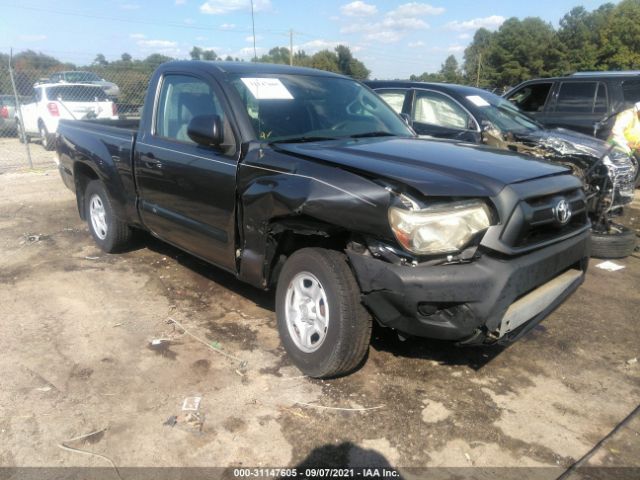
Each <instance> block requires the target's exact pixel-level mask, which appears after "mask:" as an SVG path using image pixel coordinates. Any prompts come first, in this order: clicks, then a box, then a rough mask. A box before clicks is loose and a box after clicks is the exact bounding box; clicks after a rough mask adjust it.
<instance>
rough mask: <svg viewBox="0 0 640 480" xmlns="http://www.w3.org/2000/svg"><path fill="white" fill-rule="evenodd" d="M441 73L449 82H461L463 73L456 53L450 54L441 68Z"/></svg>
mask: <svg viewBox="0 0 640 480" xmlns="http://www.w3.org/2000/svg"><path fill="white" fill-rule="evenodd" d="M439 73H440V75H441V76H442V78H443V80H444V81H445V82H447V83H460V82H461V81H462V74H461V72H460V67H459V66H458V60H456V57H455V56H454V55H449V56H448V57H447V59H446V60H445V61H444V63H443V64H442V67H441V68H440V72H439Z"/></svg>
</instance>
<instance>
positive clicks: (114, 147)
mask: <svg viewBox="0 0 640 480" xmlns="http://www.w3.org/2000/svg"><path fill="white" fill-rule="evenodd" d="M139 123H140V122H139V120H111V119H94V120H61V121H60V124H59V126H58V132H57V135H58V140H57V145H58V153H59V159H60V163H59V165H58V169H59V170H60V174H61V176H62V179H63V181H64V183H65V185H66V186H67V187H69V188H70V189H71V190H73V191H75V189H76V184H75V180H74V177H75V171H74V168H75V169H77V168H82V167H83V166H84V167H86V168H91V166H93V165H95V164H98V165H101V166H102V169H101V170H98V171H99V176H100V179H101V180H103V181H104V182H105V185H107V186H108V189H109V193H110V194H111V196H112V198H113V201H114V203H115V204H116V205H114V207H115V208H116V210H117V212H118V214H119V215H120V216H122V218H125V219H127V221H129V222H131V224H136V223H137V219H138V215H137V212H136V200H137V197H136V189H135V180H134V172H133V152H134V146H135V142H136V136H137V133H138V124H139ZM71 159H74V161H75V166H74V161H71ZM103 176H108V178H109V181H107V180H106V178H102V177H103Z"/></svg>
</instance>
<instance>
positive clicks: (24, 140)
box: [16, 120, 31, 143]
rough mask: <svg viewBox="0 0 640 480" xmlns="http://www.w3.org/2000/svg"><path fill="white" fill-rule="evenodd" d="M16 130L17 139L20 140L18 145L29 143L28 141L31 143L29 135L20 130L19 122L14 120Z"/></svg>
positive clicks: (22, 129)
mask: <svg viewBox="0 0 640 480" xmlns="http://www.w3.org/2000/svg"><path fill="white" fill-rule="evenodd" d="M16 130H17V131H18V139H19V140H20V143H29V141H31V138H29V135H27V134H26V133H25V131H24V128H22V123H21V122H20V120H16Z"/></svg>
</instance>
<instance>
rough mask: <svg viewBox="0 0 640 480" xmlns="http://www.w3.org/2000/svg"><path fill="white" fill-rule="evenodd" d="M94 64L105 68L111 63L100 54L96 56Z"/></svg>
mask: <svg viewBox="0 0 640 480" xmlns="http://www.w3.org/2000/svg"><path fill="white" fill-rule="evenodd" d="M93 64H94V65H101V66H105V65H109V62H107V59H106V58H105V56H104V55H103V54H101V53H99V54H98V55H96V58H95V59H94V60H93Z"/></svg>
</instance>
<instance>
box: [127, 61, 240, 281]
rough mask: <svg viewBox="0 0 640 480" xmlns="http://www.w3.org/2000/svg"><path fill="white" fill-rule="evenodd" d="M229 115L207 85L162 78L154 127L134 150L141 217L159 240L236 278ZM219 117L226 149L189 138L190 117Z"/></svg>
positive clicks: (216, 92) (201, 80) (232, 140)
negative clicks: (219, 267) (224, 270)
mask: <svg viewBox="0 0 640 480" xmlns="http://www.w3.org/2000/svg"><path fill="white" fill-rule="evenodd" d="M227 112H228V108H227V106H226V104H225V103H224V101H223V97H222V95H221V94H220V92H219V90H218V88H217V86H216V85H214V84H213V83H212V81H209V80H208V79H204V78H199V77H195V76H192V75H186V74H181V73H176V74H166V75H165V76H164V77H163V78H162V80H161V86H160V92H159V94H158V96H157V100H156V104H155V106H154V115H153V118H154V124H153V125H152V126H151V132H149V131H146V132H145V133H144V134H143V135H142V136H141V138H139V139H138V141H137V142H136V156H135V167H136V168H135V171H136V180H137V185H138V190H139V195H140V203H139V205H140V206H139V209H140V215H141V217H142V219H143V221H144V223H145V225H146V226H147V227H148V228H149V229H150V230H151V231H152V232H153V233H154V234H155V235H156V236H158V237H159V238H161V239H163V240H165V241H167V242H169V243H171V244H173V245H176V246H178V247H180V248H182V249H184V250H186V251H188V252H190V253H192V254H194V255H196V256H198V257H200V258H203V259H205V260H207V261H209V262H212V263H214V264H216V265H218V266H221V267H223V268H226V269H228V270H232V271H233V270H235V205H236V200H235V194H236V192H235V190H236V169H237V151H238V148H237V142H236V140H235V136H234V133H233V131H232V129H231V127H230V123H229V121H228V115H227ZM213 114H216V115H219V116H220V118H221V119H222V124H223V126H224V135H225V141H224V142H223V144H224V145H225V148H216V147H209V146H202V145H198V144H196V143H195V142H194V141H193V140H191V139H190V138H189V136H188V135H187V125H188V124H189V121H190V120H191V119H192V118H193V117H194V116H199V115H213Z"/></svg>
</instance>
